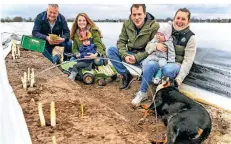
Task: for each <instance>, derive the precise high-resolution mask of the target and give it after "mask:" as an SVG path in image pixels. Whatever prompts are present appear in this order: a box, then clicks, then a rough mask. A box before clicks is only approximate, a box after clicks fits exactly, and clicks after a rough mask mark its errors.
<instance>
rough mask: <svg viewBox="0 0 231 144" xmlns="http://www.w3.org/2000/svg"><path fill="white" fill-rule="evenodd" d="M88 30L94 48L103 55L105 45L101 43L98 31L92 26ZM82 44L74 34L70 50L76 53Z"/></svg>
mask: <svg viewBox="0 0 231 144" xmlns="http://www.w3.org/2000/svg"><path fill="white" fill-rule="evenodd" d="M89 31H90V32H91V34H92V38H93V44H95V45H96V50H97V51H98V52H99V53H100V54H101V55H105V45H104V44H103V42H102V40H101V37H100V35H99V31H98V30H97V29H94V28H91V29H89ZM82 44H83V43H82V42H81V41H80V40H79V36H78V35H77V34H76V35H75V36H74V40H73V46H72V52H73V53H78V52H79V48H80V47H81V45H82Z"/></svg>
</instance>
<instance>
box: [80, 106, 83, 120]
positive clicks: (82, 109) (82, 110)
mask: <svg viewBox="0 0 231 144" xmlns="http://www.w3.org/2000/svg"><path fill="white" fill-rule="evenodd" d="M80 107H81V118H83V110H84V109H83V107H84V105H83V104H81V105H80Z"/></svg>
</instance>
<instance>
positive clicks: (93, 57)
mask: <svg viewBox="0 0 231 144" xmlns="http://www.w3.org/2000/svg"><path fill="white" fill-rule="evenodd" d="M87 54H89V56H85V57H84V58H86V59H95V58H97V53H95V54H93V53H87Z"/></svg>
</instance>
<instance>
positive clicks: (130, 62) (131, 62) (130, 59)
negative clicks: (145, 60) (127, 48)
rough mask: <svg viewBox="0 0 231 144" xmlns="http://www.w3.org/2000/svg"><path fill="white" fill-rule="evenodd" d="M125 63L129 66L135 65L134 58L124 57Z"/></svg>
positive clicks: (131, 56) (132, 56) (130, 56)
mask: <svg viewBox="0 0 231 144" xmlns="http://www.w3.org/2000/svg"><path fill="white" fill-rule="evenodd" d="M124 59H125V62H126V63H129V64H135V63H136V58H135V56H134V55H127V56H125V58H124Z"/></svg>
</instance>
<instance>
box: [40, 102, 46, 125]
mask: <svg viewBox="0 0 231 144" xmlns="http://www.w3.org/2000/svg"><path fill="white" fill-rule="evenodd" d="M38 112H39V119H40V123H41V126H42V127H43V126H46V122H45V117H44V115H43V108H42V103H39V104H38Z"/></svg>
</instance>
